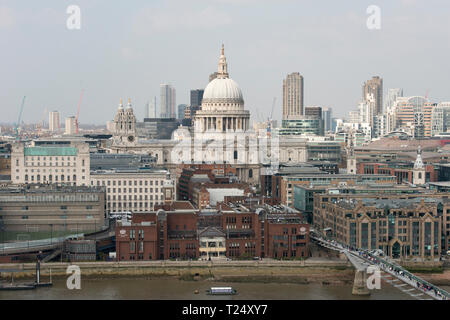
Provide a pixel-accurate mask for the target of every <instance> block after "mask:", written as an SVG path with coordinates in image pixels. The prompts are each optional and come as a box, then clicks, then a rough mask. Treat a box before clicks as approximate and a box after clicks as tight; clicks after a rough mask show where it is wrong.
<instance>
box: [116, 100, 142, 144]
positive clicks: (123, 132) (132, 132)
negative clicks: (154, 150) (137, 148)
mask: <svg viewBox="0 0 450 320" xmlns="http://www.w3.org/2000/svg"><path fill="white" fill-rule="evenodd" d="M114 125H115V130H114V138H113V139H114V144H116V145H135V144H136V117H135V115H134V113H133V108H132V107H131V100H130V99H128V105H127V107H126V109H124V108H123V104H122V99H120V104H119V108H118V109H117V113H116V116H115V117H114Z"/></svg>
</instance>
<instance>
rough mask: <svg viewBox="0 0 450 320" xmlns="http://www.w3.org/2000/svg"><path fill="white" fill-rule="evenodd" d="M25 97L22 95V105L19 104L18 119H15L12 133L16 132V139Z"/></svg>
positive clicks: (17, 138)
mask: <svg viewBox="0 0 450 320" xmlns="http://www.w3.org/2000/svg"><path fill="white" fill-rule="evenodd" d="M25 98H26V96H23V99H22V105H21V106H20V111H19V119H17V123H16V125H15V126H14V133H15V134H16V140H19V126H20V122H21V121H22V113H23V106H24V104H25Z"/></svg>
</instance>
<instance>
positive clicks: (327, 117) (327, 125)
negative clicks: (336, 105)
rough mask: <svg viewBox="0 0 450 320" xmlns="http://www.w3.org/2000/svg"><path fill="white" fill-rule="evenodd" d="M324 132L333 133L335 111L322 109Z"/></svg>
mask: <svg viewBox="0 0 450 320" xmlns="http://www.w3.org/2000/svg"><path fill="white" fill-rule="evenodd" d="M322 119H323V130H324V131H325V132H329V131H333V130H332V128H333V122H332V121H333V109H332V108H322Z"/></svg>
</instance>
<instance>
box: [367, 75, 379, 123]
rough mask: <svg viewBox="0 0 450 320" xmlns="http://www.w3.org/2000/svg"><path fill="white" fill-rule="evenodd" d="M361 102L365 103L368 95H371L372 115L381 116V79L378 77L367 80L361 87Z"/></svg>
mask: <svg viewBox="0 0 450 320" xmlns="http://www.w3.org/2000/svg"><path fill="white" fill-rule="evenodd" d="M362 94H363V101H367V100H368V99H367V96H368V95H370V94H371V95H373V98H374V99H375V110H373V111H374V115H381V114H383V79H382V78H380V77H379V76H374V77H372V79H370V80H367V82H365V83H364V85H363V92H362Z"/></svg>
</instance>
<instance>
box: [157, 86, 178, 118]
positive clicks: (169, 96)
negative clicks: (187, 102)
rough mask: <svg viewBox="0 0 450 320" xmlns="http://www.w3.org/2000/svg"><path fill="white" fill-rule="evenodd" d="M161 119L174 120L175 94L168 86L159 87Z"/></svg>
mask: <svg viewBox="0 0 450 320" xmlns="http://www.w3.org/2000/svg"><path fill="white" fill-rule="evenodd" d="M160 93H161V118H176V110H175V105H176V92H175V88H174V87H172V86H171V85H170V84H161V85H160Z"/></svg>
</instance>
